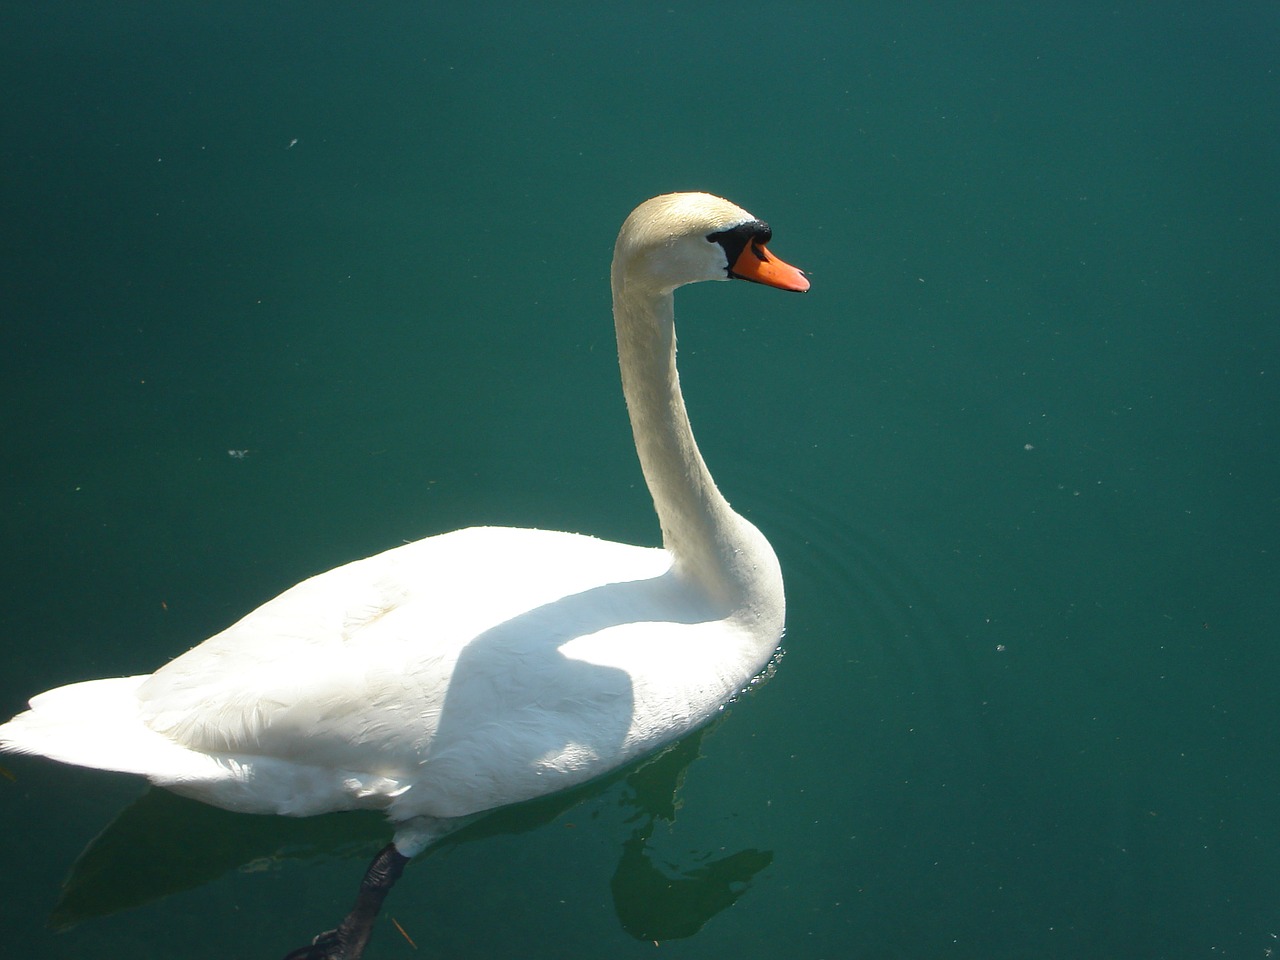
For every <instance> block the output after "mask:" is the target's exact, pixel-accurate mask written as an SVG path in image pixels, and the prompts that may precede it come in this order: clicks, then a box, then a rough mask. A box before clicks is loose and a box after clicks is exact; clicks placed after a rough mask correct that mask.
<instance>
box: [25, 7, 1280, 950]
mask: <svg viewBox="0 0 1280 960" xmlns="http://www.w3.org/2000/svg"><path fill="white" fill-rule="evenodd" d="M5 20H6V28H5V30H4V31H0V48H2V50H0V52H2V53H3V56H0V64H3V66H0V70H2V71H3V78H4V81H5V89H6V91H7V94H6V97H5V98H4V101H3V105H0V122H2V123H3V130H4V135H3V137H0V158H2V159H0V163H2V167H0V169H3V177H0V196H2V197H3V210H4V215H3V227H2V228H0V229H2V233H0V236H3V238H4V241H5V256H4V257H3V259H2V261H0V263H2V266H0V271H3V291H4V295H3V317H4V322H3V324H2V325H0V331H2V333H0V336H2V337H3V350H0V368H2V373H3V375H2V376H0V390H2V391H3V401H2V402H0V427H2V429H3V437H4V443H5V448H6V450H5V452H6V461H7V467H8V468H7V469H6V470H5V471H4V472H3V474H0V480H2V482H3V484H4V494H5V501H6V503H7V504H8V509H7V510H5V511H4V513H3V516H0V544H3V548H4V550H5V554H6V556H7V557H8V560H7V563H6V576H5V577H4V580H3V587H2V589H3V591H4V597H3V602H0V618H2V622H0V635H2V636H3V637H4V638H5V649H6V651H7V655H6V661H5V662H6V669H5V671H4V672H3V675H0V712H3V713H5V714H6V715H8V714H11V713H13V712H16V711H17V710H19V709H20V708H21V707H22V706H23V704H24V703H25V700H26V698H27V697H28V696H30V695H31V694H33V693H35V692H38V691H39V690H42V689H46V688H48V687H51V686H55V685H57V684H60V683H64V682H69V681H72V680H75V679H81V678H86V677H95V676H107V675H118V674H128V673H137V672H146V671H150V670H152V669H154V668H155V667H156V666H158V665H159V664H162V663H164V662H165V661H166V660H167V659H169V658H171V657H172V656H174V655H176V654H177V653H178V652H180V651H182V650H184V649H186V648H187V647H188V646H190V645H191V644H193V643H194V642H197V641H198V640H200V639H202V638H203V637H205V636H207V635H209V634H210V633H212V632H215V631H216V630H218V629H220V628H221V627H222V626H225V625H226V624H227V623H228V622H230V621H231V620H232V619H234V618H236V617H238V616H239V615H241V614H242V613H244V612H246V611H247V610H249V609H251V608H252V607H254V606H255V605H256V604H258V603H260V602H262V601H263V600H265V599H267V598H269V597H270V596H272V595H274V594H275V593H277V592H278V591H280V590H281V589H283V588H285V587H287V586H289V585H290V584H292V583H293V582H295V581H297V580H298V579H300V578H302V577H304V576H307V575H309V574H312V573H315V572H318V571H320V570H323V569H326V568H328V567H331V566H334V565H336V564H338V563H341V562H343V561H345V560H349V559H352V558H355V557H358V556H363V555H367V554H369V553H373V552H376V551H378V550H381V549H384V548H386V547H388V546H391V545H394V544H396V543H399V542H400V541H401V540H404V539H412V538H416V537H418V536H423V535H426V534H429V533H434V532H440V531H444V530H448V529H452V528H454V527H457V526H462V525H467V524H472V523H512V524H520V525H531V526H532V525H537V526H546V527H559V528H563V529H573V530H581V531H585V532H590V533H595V534H598V535H601V536H607V537H612V538H617V539H626V540H632V541H635V542H645V543H652V542H655V538H656V530H655V529H654V527H655V525H654V523H653V520H652V517H651V513H650V507H649V504H648V502H647V499H646V496H645V492H644V489H643V486H642V484H641V481H640V477H639V472H638V469H637V467H636V465H635V462H634V454H633V452H632V450H631V448H630V438H629V434H628V431H627V429H626V424H625V420H624V411H623V405H622V401H621V396H620V394H619V391H618V387H617V382H616V369H615V366H614V359H613V346H612V339H611V336H612V334H611V329H610V322H609V317H608V288H607V269H608V256H609V251H610V247H611V244H612V240H613V236H614V233H615V232H616V230H617V226H618V224H619V223H620V222H621V219H622V217H623V216H625V214H626V213H627V212H628V211H629V210H630V208H631V207H632V206H633V205H634V204H635V203H637V202H638V201H640V200H642V199H644V198H645V197H647V196H650V195H652V194H655V193H659V192H663V191H667V190H672V189H691V188H696V189H708V190H711V191H713V192H718V193H721V194H724V195H726V196H728V197H730V198H732V199H734V200H735V201H737V202H739V203H741V204H743V205H744V206H746V207H747V208H748V209H750V210H751V211H752V212H754V213H756V214H757V215H759V216H761V217H764V218H765V219H768V220H769V221H770V222H771V223H772V224H773V226H774V231H775V235H776V239H775V242H774V248H775V250H776V251H777V252H778V253H779V254H780V255H781V256H783V257H785V258H786V259H788V260H790V261H791V262H794V263H797V264H799V265H802V266H804V267H806V268H808V269H809V270H810V272H811V275H812V278H813V283H814V286H813V290H812V292H811V293H810V294H808V295H806V296H804V297H795V296H785V295H782V294H778V293H776V292H774V291H769V290H764V289H760V288H755V287H750V286H748V285H745V284H731V285H722V284H717V285H704V286H703V287H699V288H694V289H690V290H687V291H684V293H683V295H682V296H681V298H680V300H679V302H678V305H677V306H678V316H679V318H680V322H681V327H680V330H681V347H682V349H681V355H680V360H681V370H682V374H683V379H684V384H685V390H686V395H687V398H688V400H689V402H690V406H691V414H692V417H693V420H694V425H695V428H696V430H697V431H698V435H699V439H700V441H701V443H702V446H703V450H704V453H705V454H706V457H707V459H708V461H709V463H710V464H711V467H712V469H713V471H714V472H715V474H716V476H717V479H718V480H719V482H720V484H721V486H722V488H723V489H724V490H725V492H726V493H727V494H728V496H729V497H730V499H731V500H732V501H733V502H734V504H735V506H737V507H738V508H739V509H741V510H742V511H743V512H744V513H746V514H747V515H748V516H750V517H751V518H752V519H753V520H754V521H755V522H756V523H757V524H758V525H759V526H760V527H761V528H762V529H764V530H765V531H766V533H767V534H769V536H770V537H771V539H772V540H773V542H774V544H775V546H776V547H777V549H778V552H779V555H780V557H781V559H782V563H783V567H784V571H785V573H786V576H787V582H788V600H789V610H788V634H787V639H786V648H787V652H786V656H785V657H784V658H783V660H782V662H781V664H780V666H779V669H778V671H777V674H776V676H775V677H773V678H772V679H771V680H770V681H769V682H768V683H766V684H764V685H762V686H761V688H760V689H758V690H757V691H755V692H754V693H753V694H752V695H750V696H748V697H746V698H744V700H743V701H742V702H740V703H738V704H736V705H734V706H733V707H732V708H731V709H730V710H729V711H728V712H727V714H726V715H725V716H724V717H723V719H722V720H721V721H720V722H718V723H717V724H716V725H715V726H714V727H713V728H712V729H711V730H709V731H708V732H707V733H706V734H705V735H704V736H703V737H702V738H701V739H700V740H698V741H696V742H692V743H688V744H685V745H683V748H682V751H681V752H679V753H677V754H674V755H669V756H668V757H666V758H664V759H663V761H662V762H661V763H659V764H657V765H656V766H652V767H647V768H643V769H641V770H634V771H629V772H627V773H625V774H624V775H621V776H619V777H616V778H614V779H613V780H610V781H607V782H605V783H603V784H599V785H596V786H595V787H593V788H592V789H590V790H587V791H584V792H583V793H582V794H579V795H575V796H573V797H570V798H567V799H566V801H565V802H564V803H562V804H559V803H558V804H551V805H540V806H537V807H534V808H521V809H518V810H515V811H512V812H509V813H507V814H505V815H503V816H502V817H500V818H498V819H497V820H495V821H492V822H490V823H488V824H487V825H486V824H481V825H478V826H477V828H476V829H475V830H474V832H473V833H471V834H469V835H467V836H466V837H463V838H461V840H460V842H458V843H456V844H452V845H450V846H448V847H445V848H442V849H440V850H438V851H436V852H435V853H433V854H431V855H430V856H427V857H425V858H423V859H422V860H421V861H420V862H418V863H416V864H415V865H414V866H413V867H411V868H410V870H409V871H408V873H407V874H406V878H405V880H404V881H402V883H401V885H400V886H399V887H398V888H397V890H396V891H395V893H394V894H393V897H392V900H391V901H390V902H389V905H388V909H387V918H386V920H385V921H384V922H383V923H382V925H381V926H380V927H379V930H378V933H377V937H376V939H375V943H374V947H373V948H372V949H371V952H370V957H371V958H372V957H392V956H409V955H411V954H413V953H414V951H413V949H412V948H411V947H410V946H409V945H408V943H407V942H406V941H405V939H404V938H403V937H402V936H401V934H400V933H399V932H398V931H397V930H396V929H395V927H394V926H392V925H391V923H390V919H391V918H392V917H394V918H395V920H396V921H397V922H398V923H399V924H401V926H402V927H403V928H404V930H405V932H406V933H407V934H408V935H409V936H410V937H412V938H413V939H414V941H415V942H416V943H417V945H418V947H419V948H420V952H423V953H429V954H431V955H436V956H521V957H538V956H548V957H552V956H554V957H564V956H575V957H577V956H581V957H588V956H591V957H595V956H641V955H646V956H647V955H652V953H653V951H654V949H655V948H654V946H653V941H655V940H656V941H658V942H659V943H660V945H661V950H662V951H663V952H664V953H669V954H675V955H682V956H691V957H692V956H696V957H699V958H703V957H734V958H754V957H760V958H764V957H776V956H778V955H787V956H795V957H812V958H834V957H849V956H865V957H896V956H927V955H934V956H939V955H945V956H952V957H975V958H978V957H981V958H993V957H1010V958H1013V957H1025V956H1029V955H1040V956H1050V957H1089V958H1092V957H1099V956H1125V957H1183V956H1188V957H1189V956H1210V955H1212V956H1236V957H1265V956H1268V955H1270V953H1271V951H1273V950H1274V949H1275V948H1276V947H1277V946H1280V943H1278V942H1277V935H1280V915H1278V913H1277V906H1276V905H1277V903H1280V881H1278V880H1277V874H1276V871H1275V863H1276V859H1277V853H1278V852H1280V842H1278V836H1277V831H1276V827H1275V798H1276V794H1277V787H1280V777H1278V775H1277V773H1276V771H1277V769H1280V764H1277V762H1276V749H1275V730H1276V721H1277V707H1276V697H1275V693H1274V677H1275V676H1276V671H1277V667H1278V666H1280V662H1278V661H1280V655H1278V654H1277V645H1276V643H1275V626H1274V625H1275V622H1276V619H1277V615H1278V614H1280V609H1278V606H1280V605H1278V604H1277V560H1276V552H1275V531H1276V529H1277V514H1278V513H1280V497H1278V495H1277V490H1278V489H1280V484H1278V482H1277V481H1278V480H1280V476H1277V474H1278V473H1280V470H1278V469H1277V463H1278V460H1277V451H1276V439H1275V438H1276V436H1277V429H1278V428H1280V422H1278V421H1280V415H1278V410H1280V407H1278V406H1277V400H1278V399H1280V398H1278V397H1277V388H1276V385H1275V384H1276V381H1277V377H1278V376H1280V371H1278V370H1277V369H1276V356H1277V354H1276V347H1277V335H1276V329H1277V325H1276V320H1277V308H1276V303H1277V299H1278V297H1277V294H1278V293H1280V290H1278V287H1280V281H1278V279H1277V271H1276V269H1275V261H1276V251H1277V249H1278V244H1277V239H1278V238H1277V223H1280V216H1278V215H1280V203H1278V202H1277V200H1278V198H1277V187H1276V184H1277V182H1280V180H1278V179H1277V176H1276V174H1277V169H1278V168H1277V160H1278V159H1280V133H1278V131H1277V128H1276V124H1275V118H1276V116H1278V115H1280V95H1278V94H1280V90H1278V81H1277V75H1276V72H1275V62H1276V54H1277V50H1278V46H1280V45H1278V40H1280V17H1277V15H1276V13H1275V11H1274V9H1272V8H1271V7H1270V6H1268V5H1264V4H1248V3H1245V4H1235V5H1231V6H1230V7H1229V8H1221V7H1220V5H1208V4H1194V3H1184V4H1171V5H1165V6H1162V7H1160V8H1158V9H1156V8H1142V9H1138V8H1128V7H1125V6H1120V7H1115V6H1104V5H1092V4H1070V5H1066V4H1060V5H1057V8H1050V7H1048V6H1046V5H1037V6H1034V7H1032V8H1025V7H1022V6H1017V5H1008V4H998V3H984V4H969V5H966V6H965V7H964V8H963V10H961V9H956V10H945V9H933V8H930V7H927V6H926V7H920V6H913V5H903V6H899V5H881V6H880V7H879V8H877V9H876V10H874V11H873V10H859V9H856V8H854V9H852V10H850V9H848V8H847V7H846V6H843V5H823V4H808V5H804V6H803V7H797V8H793V9H790V10H781V9H778V8H777V7H776V5H775V6H767V5H751V4H748V5H746V6H744V5H742V4H726V5H718V4H717V5H710V6H706V7H704V8H700V9H699V10H698V11H696V12H691V11H687V10H669V9H666V8H662V7H644V6H639V7H635V6H633V7H632V8H629V9H626V10H615V11H609V10H604V9H602V8H600V7H598V6H591V5H575V4H558V5H553V6H550V7H548V8H546V9H533V8H514V9H503V8H499V7H496V6H491V7H488V8H485V9H482V10H475V11H462V10H453V11H447V10H441V9H431V8H429V7H422V6H420V5H415V4H403V5H385V6H383V7H380V8H378V9H377V10H369V9H364V8H362V9H359V10H356V9H354V8H350V9H349V8H346V7H341V6H338V5H330V4H321V5H315V4H312V5H309V6H306V7H298V6H290V5H282V4H274V5H268V6H267V7H263V6H262V5H249V4H244V5H226V4H223V5H219V6H218V7H217V8H210V9H208V10H204V9H197V8H189V9H173V8H164V9H161V8H157V7H153V6H151V5H146V4H131V5H130V4H113V5H111V6H110V7H109V8H104V9H103V10H99V11H88V10H86V9H85V8H84V7H83V5H76V4H58V3H55V4H42V5H39V6H33V7H30V8H26V9H11V10H9V11H7V15H6V17H5ZM231 450H235V451H248V452H247V453H246V454H245V455H244V456H243V457H242V458H241V457H233V456H230V455H229V454H228V451H231ZM2 763H3V769H4V771H7V774H8V775H6V776H5V777H3V778H0V818H2V821H3V823H4V825H5V829H4V830H2V831H0V865H2V866H3V868H4V869H3V870H0V891H2V892H3V895H2V896H0V929H3V930H4V931H5V943H6V953H11V954H12V955H14V956H22V957H28V958H41V960H43V958H61V957H73V956H75V957H78V956H84V955H86V954H92V955H94V956H99V957H108V958H109V957H124V956H129V957H150V956H157V957H158V956H175V955H176V956H183V957H191V958H199V957H205V956H209V957H213V956H227V955H231V956H275V955H280V954H282V953H283V952H285V950H287V949H289V948H291V947H293V946H296V945H298V943H300V942H301V940H302V939H305V937H307V936H309V935H310V934H312V933H314V932H316V931H317V930H319V929H321V928H322V927H323V926H324V925H326V924H329V923H331V922H333V921H334V920H335V919H336V918H337V917H338V916H339V915H340V914H341V913H342V912H343V911H344V910H345V909H346V906H347V904H348V901H349V899H350V897H351V895H352V893H353V890H354V885H355V882H356V880H357V878H358V875H359V873H360V871H361V870H362V869H363V864H364V861H365V860H366V859H367V857H368V856H369V855H371V853H372V852H373V850H375V849H376V848H377V846H378V845H379V844H380V843H381V842H384V841H385V839H386V832H385V829H384V828H383V827H382V825H381V824H380V822H379V821H378V820H377V818H365V817H354V816H349V815H344V816H337V817H327V818H319V819H316V820H312V821H301V822H299V821H290V820H284V819H274V818H253V817H245V816H235V815H230V814H225V813H222V812H220V811H215V810H208V809H206V808H203V807H200V806H199V805H196V804H191V803H188V802H186V801H181V800H178V799H176V798H172V797H169V796H167V795H164V794H158V793H154V792H152V793H148V792H147V791H146V790H145V788H144V787H143V786H142V785H140V784H139V783H138V782H137V781H136V780H135V779H133V778H129V777H123V776H116V775H111V774H103V773H98V772H92V771H82V770H75V769H70V768H62V767H59V766H57V765H54V764H50V763H46V762H42V761H38V760H33V759H27V758H16V757H5V758H4V759H3V761H2ZM673 797H674V798H676V801H677V802H673ZM117 818H119V819H117ZM113 821H115V824H114V825H113V826H112V827H111V829H110V831H108V832H107V833H106V834H105V835H103V836H102V837H101V838H99V841H98V843H97V844H96V846H95V847H94V848H93V849H92V850H90V851H89V852H87V853H85V854H84V859H82V860H81V861H80V865H79V867H77V869H76V871H75V873H74V875H73V878H72V884H71V885H70V886H69V887H68V888H67V890H66V891H65V892H62V891H61V885H62V883H63V881H64V880H65V879H66V878H67V877H68V873H69V872H70V871H71V868H72V864H73V863H74V862H76V860H77V858H78V857H80V856H81V853H82V851H84V850H85V848H86V846H87V845H88V844H89V843H90V841H93V840H94V839H95V837H97V836H98V834H99V833H100V832H101V831H103V830H104V829H105V828H107V826H108V824H112V823H113ZM60 897H61V900H60ZM51 915H52V916H53V919H54V921H55V922H56V923H58V924H66V923H74V924H75V925H73V926H71V928H70V929H69V930H63V931H60V932H54V931H53V930H51V929H50V928H49V926H48V923H49V918H50V917H51ZM77 921H78V922H77Z"/></svg>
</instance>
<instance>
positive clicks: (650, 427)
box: [613, 277, 776, 607]
mask: <svg viewBox="0 0 1280 960" xmlns="http://www.w3.org/2000/svg"><path fill="white" fill-rule="evenodd" d="M613 313H614V324H615V327H616V329H617V335H618V360H619V363H620V365H621V368H622V390H623V394H624V395H625V396H626V399H627V411H628V413H629V414H630V416H631V430H632V432H633V434H634V435H635V442H636V451H637V452H638V453H639V455H640V466H641V468H642V469H643V470H644V478H645V482H646V483H647V484H648V485H649V492H650V493H651V494H652V496H653V505H654V508H655V509H656V511H657V514H658V520H659V522H660V523H661V524H662V541H663V546H664V547H666V549H667V550H668V551H670V552H671V554H672V555H673V557H674V558H675V563H676V571H677V573H678V574H679V575H681V576H683V577H685V578H687V579H690V580H693V581H694V582H695V583H697V584H698V585H699V586H700V587H702V588H703V589H704V590H705V591H706V592H707V594H708V595H709V597H710V598H712V599H714V600H716V601H718V602H723V603H728V604H730V605H732V606H733V607H740V606H741V605H743V604H744V603H750V597H749V594H750V592H751V591H752V590H753V587H755V583H754V581H756V580H757V579H758V571H756V567H757V566H758V563H757V562H756V560H757V557H756V554H757V553H758V552H759V550H760V549H761V547H762V546H763V549H764V550H765V551H767V552H768V556H769V558H770V559H771V560H772V556H773V554H772V550H770V549H769V547H768V544H767V543H764V538H763V537H761V536H760V534H759V532H758V531H756V529H755V528H754V527H752V526H751V525H750V524H749V523H747V522H746V521H745V520H744V519H743V518H742V517H740V516H738V514H736V513H734V511H733V509H732V508H731V507H730V506H729V503H728V501H727V500H725V498H724V497H723V496H722V495H721V493H720V491H719V490H718V489H717V488H716V484H715V481H714V480H713V479H712V478H711V473H710V471H709V470H708V469H707V465H706V463H705V462H704V461H703V459H702V454H701V453H699V452H698V445H697V443H695V442H694V439H693V430H692V429H691V428H690V426H689V416H688V414H687V413H686V412H685V407H684V398H683V397H682V396H681V393H680V378H679V376H678V374H677V373H676V339H675V307H674V300H673V297H672V294H671V293H670V292H659V291H655V290H653V289H651V288H643V287H640V288H637V287H636V286H632V285H627V284H625V283H622V282H619V279H618V278H617V277H615V278H614V292H613ZM773 562H774V563H776V561H773Z"/></svg>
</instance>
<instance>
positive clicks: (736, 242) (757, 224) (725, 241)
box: [707, 220, 773, 277]
mask: <svg viewBox="0 0 1280 960" xmlns="http://www.w3.org/2000/svg"><path fill="white" fill-rule="evenodd" d="M707 239H708V240H710V241H712V242H713V243H718V244H720V246H722V247H723V248H724V255H725V259H726V261H727V266H726V268H725V269H726V271H727V272H728V274H729V276H731V277H732V276H734V275H735V274H734V272H733V265H734V264H735V263H737V262H738V258H739V257H740V256H742V251H744V250H746V249H747V247H748V246H750V247H751V252H752V253H753V254H755V256H756V259H758V260H761V261H763V260H764V259H765V257H764V255H763V254H762V253H761V251H760V248H761V247H762V246H763V245H764V244H766V243H768V242H769V241H770V240H771V239H773V231H772V230H770V229H769V225H768V224H767V223H765V222H764V221H763V220H748V221H747V222H746V223H740V224H738V225H737V226H736V227H730V228H729V229H728V230H721V231H720V232H719V233H711V234H708V235H707Z"/></svg>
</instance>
